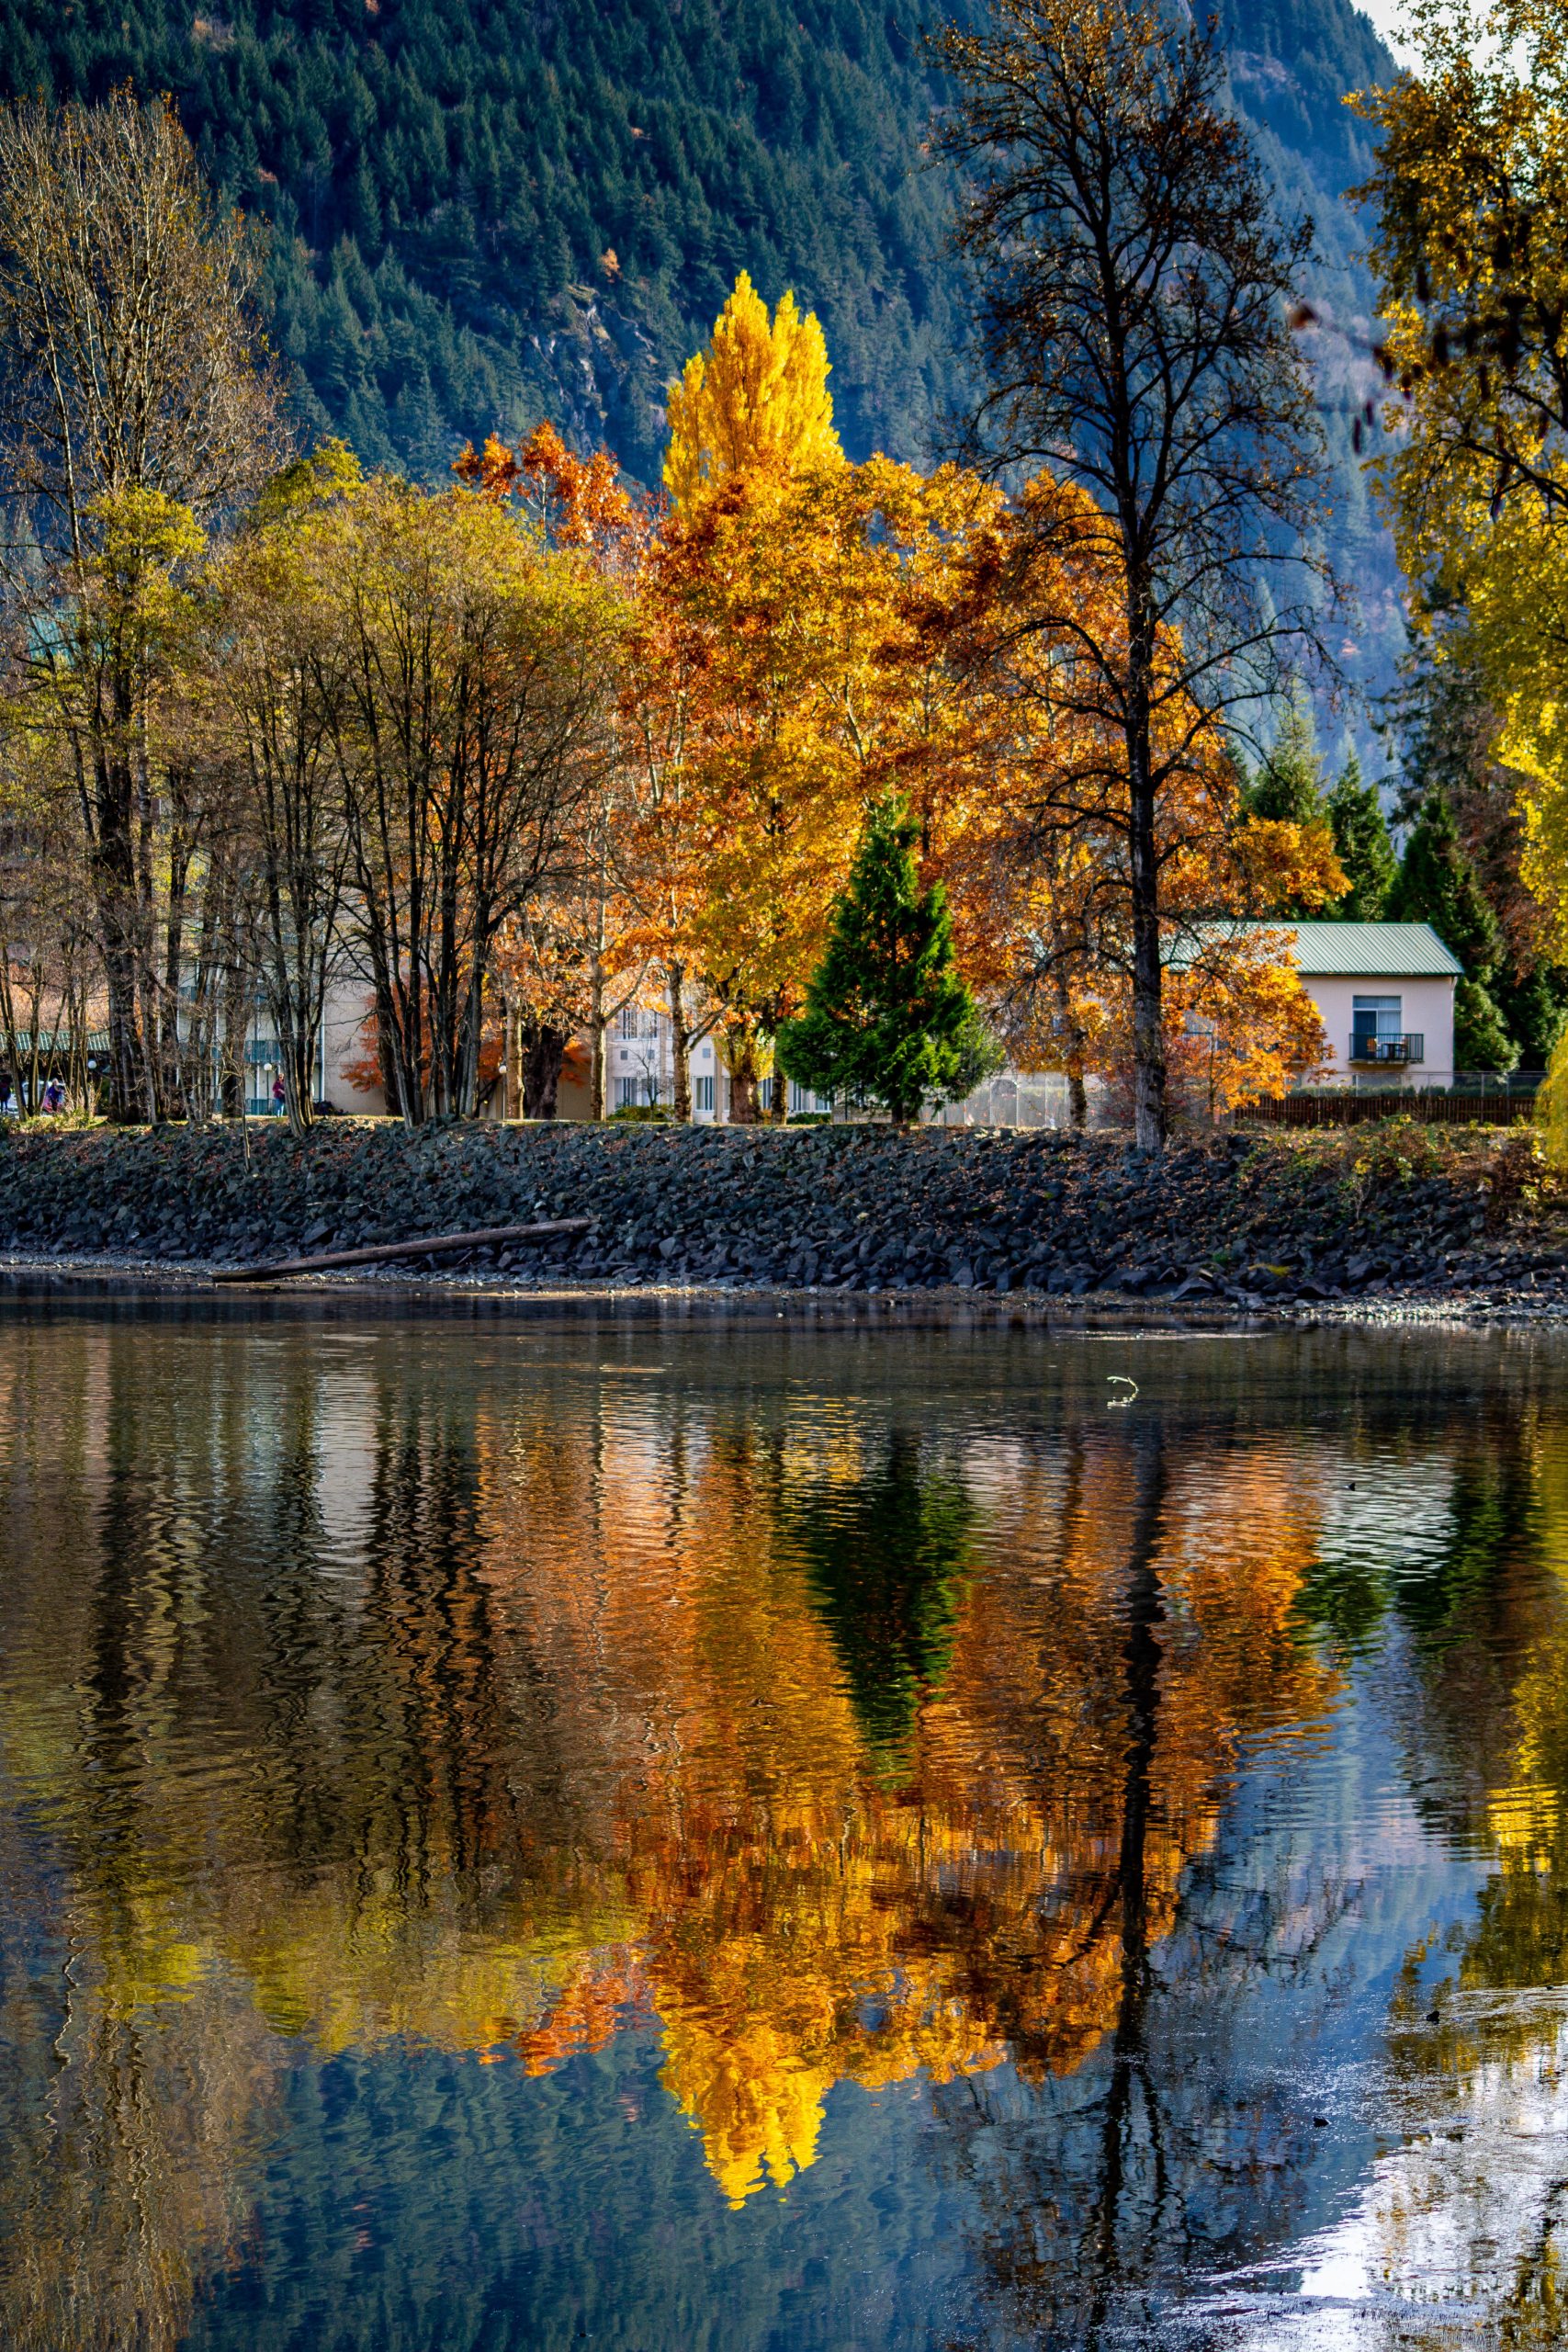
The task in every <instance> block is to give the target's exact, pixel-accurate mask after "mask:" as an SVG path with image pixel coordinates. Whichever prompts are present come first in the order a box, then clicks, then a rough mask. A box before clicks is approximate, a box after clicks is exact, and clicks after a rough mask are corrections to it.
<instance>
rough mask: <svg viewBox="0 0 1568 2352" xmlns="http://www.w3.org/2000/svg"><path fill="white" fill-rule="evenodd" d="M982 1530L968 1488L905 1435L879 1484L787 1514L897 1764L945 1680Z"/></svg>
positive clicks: (868, 1709)
mask: <svg viewBox="0 0 1568 2352" xmlns="http://www.w3.org/2000/svg"><path fill="white" fill-rule="evenodd" d="M974 1518H975V1511H974V1506H973V1504H972V1503H971V1502H970V1500H969V1498H968V1495H967V1494H966V1493H965V1491H964V1487H962V1486H961V1485H960V1484H959V1482H958V1480H957V1479H955V1478H948V1477H943V1476H941V1475H939V1474H938V1473H936V1472H934V1471H931V1470H928V1469H926V1468H925V1467H924V1466H923V1465H922V1463H921V1460H920V1449H919V1442H918V1440H916V1439H915V1438H913V1437H910V1436H908V1434H906V1433H902V1432H895V1434H894V1435H893V1436H892V1437H891V1438H890V1439H889V1441H888V1446H887V1453H886V1460H885V1461H884V1462H883V1464H882V1466H881V1468H880V1469H879V1470H878V1471H877V1472H876V1473H875V1474H874V1476H871V1477H869V1478H866V1479H863V1481H862V1482H861V1483H860V1484H859V1485H858V1486H855V1487H848V1488H844V1487H832V1486H823V1487H818V1488H816V1489H814V1490H813V1491H812V1492H811V1493H809V1494H808V1495H807V1496H805V1497H803V1498H798V1499H795V1500H793V1501H791V1502H789V1503H788V1504H786V1506H785V1511H784V1525H785V1529H786V1531H787V1532H788V1533H789V1535H790V1536H791V1537H792V1538H793V1539H794V1541H795V1544H796V1545H797V1546H798V1547H799V1550H800V1552H801V1554H802V1555H803V1556H804V1558H805V1561H806V1565H807V1573H808V1574H809V1576H810V1579H811V1587H812V1591H813V1593H814V1595H815V1596H816V1599H817V1602H818V1607H819V1608H820V1610H821V1611H822V1614H823V1617H824V1618H825V1619H826V1621H827V1623H828V1628H829V1633H830V1634H831V1636H832V1641H833V1647H834V1649H835V1650H836V1651H837V1653H838V1657H839V1661H840V1665H841V1666H842V1668H843V1670H844V1676H845V1679H846V1680H847V1682H848V1683H849V1687H850V1696H851V1699H852V1703H853V1706H854V1710H855V1714H856V1716H857V1718H858V1720H859V1722H860V1724H861V1728H862V1730H863V1732H864V1734H865V1737H866V1739H867V1741H868V1743H869V1744H870V1746H871V1747H872V1748H873V1750H874V1752H875V1753H876V1754H877V1755H878V1756H879V1757H881V1758H885V1759H886V1760H888V1761H891V1760H892V1759H893V1758H895V1757H896V1755H897V1751H898V1750H899V1749H900V1748H901V1747H903V1745H904V1743H905V1741H906V1740H907V1739H908V1736H909V1733H910V1731H911V1730H912V1728H913V1726H914V1721H915V1711H916V1708H917V1707H918V1706H919V1702H920V1700H921V1698H922V1697H923V1695H924V1694H925V1693H926V1692H927V1691H931V1690H932V1689H934V1688H935V1687H936V1685H937V1684H939V1683H940V1682H941V1680H942V1676H943V1674H944V1673H945V1671H946V1668H947V1662H948V1659H949V1657H950V1656H951V1653H952V1649H953V1630H954V1627H955V1625H956V1623H957V1620H958V1595H957V1585H958V1582H959V1579H960V1578H961V1577H962V1576H963V1574H964V1568H965V1566H966V1565H967V1562H968V1554H969V1543H970V1536H971V1532H972V1530H973V1525H974Z"/></svg>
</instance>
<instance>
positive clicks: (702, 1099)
mask: <svg viewBox="0 0 1568 2352" xmlns="http://www.w3.org/2000/svg"><path fill="white" fill-rule="evenodd" d="M692 1108H693V1110H694V1111H711V1110H712V1109H713V1080H712V1079H711V1077H710V1078H694V1080H692Z"/></svg>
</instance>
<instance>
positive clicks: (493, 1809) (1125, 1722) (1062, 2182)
mask: <svg viewBox="0 0 1568 2352" xmlns="http://www.w3.org/2000/svg"><path fill="white" fill-rule="evenodd" d="M1565 1796H1568V1340H1557V1339H1554V1338H1552V1337H1551V1336H1544V1337H1543V1336H1541V1335H1540V1334H1539V1333H1532V1334H1517V1335H1509V1334H1497V1333H1489V1334H1477V1335H1462V1334H1443V1333H1438V1332H1434V1331H1430V1330H1423V1331H1418V1330H1411V1331H1406V1332H1403V1333H1393V1334H1387V1333H1384V1334H1377V1333H1371V1332H1365V1331H1357V1330H1337V1331H1331V1332H1320V1333H1293V1332H1291V1333H1281V1334H1277V1335H1273V1334H1271V1335H1266V1336H1262V1337H1246V1336H1235V1337H1224V1338H1213V1339H1197V1338H1194V1339H1189V1338H1173V1337H1166V1338H1158V1337H1151V1338H1148V1339H1135V1338H1123V1337H1114V1338H1109V1337H1099V1338H1096V1337H1092V1336H1067V1335H1061V1334H1058V1335H1056V1336H1052V1335H1050V1334H1048V1333H1044V1332H1041V1331H1038V1330H1026V1329H1021V1328H1020V1329H1007V1328H1005V1327H997V1326H992V1327H989V1328H981V1327H979V1326H978V1325H976V1326H975V1327H974V1328H959V1329H934V1328H929V1327H928V1328H920V1327H919V1326H917V1325H912V1324H910V1325H903V1326H900V1327H898V1328H896V1329H895V1328H891V1327H889V1326H888V1325H886V1324H882V1325H877V1324H874V1323H873V1324H870V1325H848V1324H846V1325H841V1326H839V1327H837V1328H834V1327H831V1326H828V1325H817V1326H809V1327H808V1326H807V1325H805V1324H799V1323H795V1322H791V1321H786V1320H784V1319H783V1318H781V1317H776V1316H775V1315H774V1314H773V1312H772V1310H769V1311H768V1312H767V1313H766V1314H764V1315H761V1316H758V1315H756V1314H752V1315H750V1316H748V1315H744V1314H737V1315H734V1316H730V1317H719V1316H717V1315H714V1316H712V1317H706V1318H703V1317H698V1318H696V1319H692V1318H682V1317H665V1318H664V1319H660V1314H659V1311H658V1310H657V1309H652V1310H645V1311H643V1312H641V1313H632V1312H626V1313H625V1314H617V1313H615V1312H614V1311H612V1310H609V1309H606V1308H597V1309H596V1308H592V1307H585V1308H583V1309H581V1311H577V1312H572V1313H570V1314H567V1313H561V1312H559V1311H558V1310H556V1309H547V1310H541V1311H538V1312H534V1313H530V1312H528V1311H526V1310H524V1311H519V1312H517V1313H516V1314H513V1315H491V1316H489V1317H480V1318H478V1319H475V1318H470V1317H468V1316H467V1315H466V1314H460V1313H451V1314H439V1313H432V1314H429V1315H426V1316H423V1317H403V1316H397V1315H394V1314H391V1313H388V1314H386V1315H383V1316H380V1317H376V1316H373V1315H371V1314H369V1313H368V1312H367V1313H366V1314H364V1315H363V1316H361V1315H360V1314H359V1312H358V1310H357V1309H356V1310H355V1312H354V1313H353V1314H351V1315H349V1316H347V1317H342V1316H339V1317H331V1316H329V1315H327V1314H324V1313H321V1312H319V1311H318V1312H312V1311H310V1310H308V1309H306V1308H304V1307H299V1308H290V1309H287V1310H278V1311H276V1312H272V1313H268V1312H267V1311H266V1310H265V1309H264V1308H260V1307H251V1308H238V1307H237V1308H235V1309H234V1311H232V1312H231V1313H226V1314H218V1313H214V1314H212V1315H207V1316H204V1315H202V1314H200V1313H197V1312H191V1313H189V1314H182V1313H180V1312H178V1311H176V1310H175V1309H173V1308H169V1307H164V1309H163V1310H161V1311H160V1310H158V1309H156V1308H154V1307H153V1306H133V1305H130V1304H127V1305H125V1306H119V1307H118V1308H117V1307H113V1306H108V1305H105V1304H101V1303H100V1304H98V1305H94V1304H92V1303H91V1302H90V1301H84V1302H82V1303H80V1304H78V1305H76V1306H71V1307H67V1306H52V1307H46V1306H43V1305H41V1304H39V1303H28V1302H26V1301H20V1300H15V1299H13V1300H11V1301H9V1302H8V1303H6V1304H5V1305H3V1306H0V2146H3V2148H4V2163H3V2165H0V2343H3V2344H4V2345H5V2346H6V2352H21V2348H22V2347H25V2348H26V2352H32V2348H33V2347H38V2348H39V2352H83V2347H92V2352H99V2347H102V2352H164V2347H169V2348H170V2352H172V2347H175V2346H192V2347H201V2352H284V2347H288V2352H335V2348H336V2347H341V2352H469V2347H472V2348H473V2352H521V2347H525V2346H527V2347H533V2346H550V2347H555V2346H563V2347H565V2346H584V2345H586V2346H595V2347H616V2352H622V2347H624V2348H625V2352H666V2347H668V2352H698V2348H699V2347H700V2348H701V2352H706V2347H712V2352H762V2347H769V2352H773V2348H774V2347H776V2348H777V2352H805V2348H806V2347H817V2346H820V2347H824V2352H882V2347H889V2348H890V2352H891V2347H897V2348H898V2352H927V2348H928V2347H929V2348H930V2352H938V2348H939V2347H947V2346H986V2347H1011V2346H1023V2345H1028V2346H1075V2347H1077V2346H1099V2345H1103V2346H1117V2345H1126V2346H1172V2347H1189V2346H1192V2347H1197V2346H1213V2347H1216V2352H1276V2347H1298V2346H1299V2347H1303V2348H1304V2347H1308V2346H1312V2347H1319V2346H1322V2347H1347V2352H1363V2348H1364V2347H1365V2348H1366V2352H1370V2348H1371V2347H1382V2346H1449V2345H1455V2346H1458V2345H1464V2346H1472V2345H1487V2344H1495V2345H1497V2346H1509V2347H1519V2346H1527V2345H1538V2344H1539V2345H1541V2346H1546V2345H1561V2344H1562V2342H1563V2341H1564V2340H1565V2339H1568V2278H1565V2277H1564V2274H1563V2272H1562V2269H1561V2268H1560V2263H1561V2255H1560V2238H1561V2232H1562V2227H1563V2225H1564V2221H1565V2217H1568V1804H1565Z"/></svg>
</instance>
